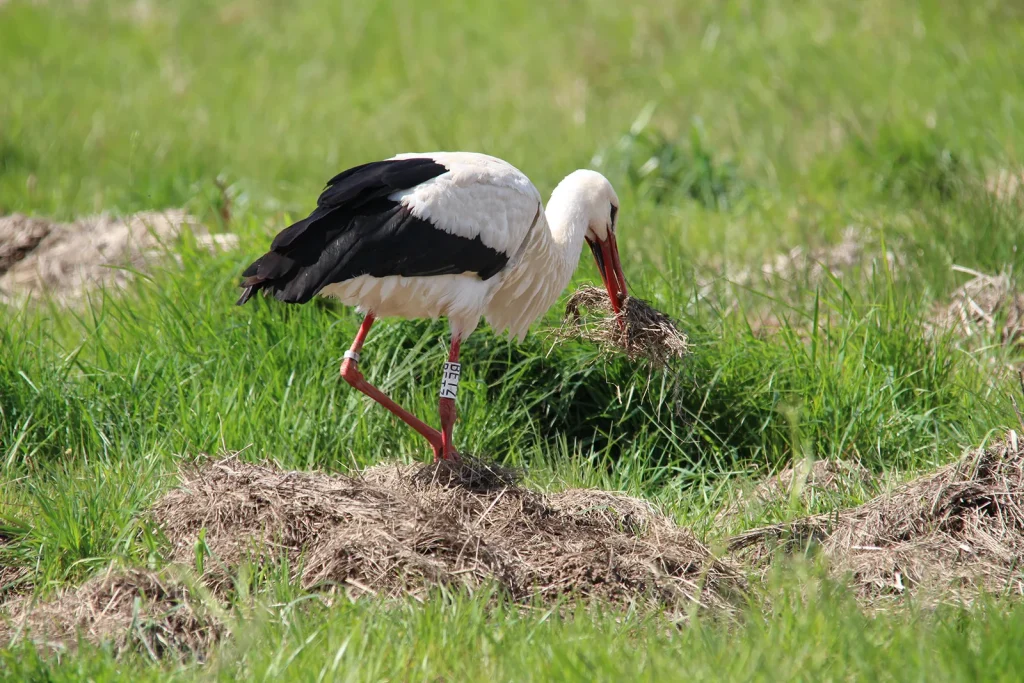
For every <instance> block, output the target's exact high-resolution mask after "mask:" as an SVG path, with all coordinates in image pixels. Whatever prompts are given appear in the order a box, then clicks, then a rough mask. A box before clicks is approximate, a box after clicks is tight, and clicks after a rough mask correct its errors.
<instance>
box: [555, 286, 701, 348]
mask: <svg viewBox="0 0 1024 683" xmlns="http://www.w3.org/2000/svg"><path fill="white" fill-rule="evenodd" d="M584 311H590V312H591V313H596V312H600V313H602V314H603V315H600V316H594V315H586V314H585V313H584ZM611 313H612V308H611V302H610V301H609V299H608V293H607V292H605V291H604V290H601V289H598V288H597V287H592V286H589V285H584V286H582V287H580V288H579V289H577V290H576V291H575V292H574V293H573V295H572V296H571V297H569V301H568V302H567V303H566V305H565V316H564V318H563V320H562V327H561V329H560V330H559V336H560V337H562V338H563V339H584V340H587V341H592V342H596V343H598V344H600V345H601V346H602V347H604V348H606V349H609V350H612V351H625V352H626V356H627V357H628V358H629V359H630V360H636V359H638V358H646V359H647V360H649V361H651V362H652V363H653V364H654V365H656V366H659V367H665V366H667V365H668V364H669V363H670V362H671V361H672V360H673V359H677V358H682V357H684V356H685V355H686V354H687V353H688V352H689V344H688V341H687V338H686V334H685V333H683V332H682V331H681V330H680V329H679V328H678V327H677V326H676V324H675V322H673V321H672V319H671V318H669V317H668V316H667V315H665V314H664V313H662V312H660V311H658V310H656V309H655V308H653V307H651V305H650V304H648V303H647V302H646V301H644V300H643V299H638V298H636V297H632V296H630V297H626V300H625V301H624V302H623V304H622V310H621V311H620V312H619V314H618V315H611Z"/></svg>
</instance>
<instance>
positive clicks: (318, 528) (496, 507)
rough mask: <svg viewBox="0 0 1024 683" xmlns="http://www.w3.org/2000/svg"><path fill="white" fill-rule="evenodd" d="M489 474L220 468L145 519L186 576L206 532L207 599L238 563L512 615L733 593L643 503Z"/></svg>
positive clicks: (707, 601)
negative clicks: (562, 605) (544, 603)
mask: <svg viewBox="0 0 1024 683" xmlns="http://www.w3.org/2000/svg"><path fill="white" fill-rule="evenodd" d="M467 469H468V471H466V470H467ZM487 469H488V468H486V467H484V466H481V465H480V464H479V463H477V462H475V461H463V462H462V463H441V464H438V465H428V466H421V465H414V466H401V465H381V466H378V467H374V468H371V469H369V470H367V471H365V472H364V473H362V474H361V475H360V476H344V475H327V474H322V473H313V472H285V471H282V470H280V469H278V468H277V467H274V466H272V465H254V464H249V463H245V462H242V461H240V460H238V459H237V458H235V457H229V458H226V459H223V460H219V461H215V462H210V463H208V464H206V465H205V466H202V467H200V468H198V469H193V470H190V471H187V472H184V473H183V478H182V485H181V487H180V488H178V489H176V490H174V491H172V492H170V493H169V494H167V495H166V496H165V497H164V498H163V499H162V500H161V501H160V502H159V503H158V504H157V505H156V506H155V507H154V508H153V510H152V515H153V517H154V519H155V521H157V522H158V523H159V524H160V525H161V527H162V528H163V530H164V533H165V534H166V535H167V537H168V538H169V539H170V540H171V542H172V544H173V550H172V555H173V559H174V560H176V561H178V562H182V563H187V564H189V565H190V566H194V562H195V550H196V540H197V538H198V536H199V531H200V529H203V528H205V532H204V533H205V543H206V546H207V547H208V548H209V552H210V553H211V556H210V557H209V558H207V559H206V561H205V568H206V575H205V576H204V580H205V581H206V582H208V583H209V584H210V585H211V586H213V587H214V588H215V589H216V588H218V587H219V586H221V585H224V584H225V582H226V581H227V579H228V576H229V574H230V572H231V570H232V568H233V567H236V566H237V565H238V564H239V563H240V562H242V561H243V560H244V559H245V558H249V557H252V558H254V559H256V560H257V561H267V560H274V559H276V558H279V557H280V556H281V555H284V556H286V557H288V559H289V560H290V566H291V567H293V568H295V569H294V571H295V572H296V574H297V578H298V579H299V580H300V581H301V583H302V584H303V585H304V586H306V587H307V588H332V589H337V590H343V591H345V592H347V593H348V594H349V595H351V596H353V597H356V596H359V595H363V594H379V595H383V596H392V597H398V596H405V595H411V596H413V597H416V598H422V597H425V596H426V595H427V594H428V593H429V592H430V590H431V589H432V588H434V587H437V586H448V587H455V588H463V589H467V590H470V591H472V590H475V589H477V588H479V587H480V586H482V585H485V584H496V585H497V586H498V587H499V588H500V589H502V590H503V592H504V593H505V594H507V595H508V596H509V597H510V598H512V599H514V600H518V601H523V602H529V601H532V600H535V599H541V600H544V599H553V598H556V597H559V596H563V595H569V594H572V595H577V596H582V597H600V598H604V599H607V600H610V601H612V602H615V603H618V604H623V605H624V604H639V605H648V604H649V605H656V606H665V607H668V608H670V609H672V608H675V609H680V608H681V607H682V606H683V605H688V604H698V605H702V606H705V607H716V608H722V607H726V606H727V605H728V601H727V596H728V595H729V594H730V593H732V592H733V591H735V590H739V589H741V587H742V579H741V578H740V577H739V576H738V574H737V573H736V572H735V571H734V570H733V569H732V568H731V567H729V566H728V565H726V564H723V563H721V562H719V561H717V560H715V559H714V558H713V557H711V555H710V553H709V552H708V550H707V549H706V548H705V547H704V546H703V545H702V544H701V543H700V542H699V541H698V540H697V539H696V538H695V537H694V536H693V535H692V534H691V533H690V532H689V531H688V530H686V529H681V528H679V527H677V526H675V525H674V524H673V523H672V522H671V521H670V520H669V519H667V518H666V517H664V516H662V515H660V514H658V513H657V512H656V511H654V510H653V508H651V507H650V506H649V504H647V503H644V502H643V501H638V500H634V499H632V498H628V497H625V496H620V495H617V494H609V493H605V492H601V491H584V490H574V491H566V492H563V493H560V494H554V495H551V496H545V495H542V494H540V493H537V492H534V491H530V490H529V489H526V488H523V487H520V486H518V485H516V484H515V483H514V479H513V478H512V477H513V476H514V475H511V474H510V473H509V472H508V471H507V470H499V469H497V468H490V470H489V471H487ZM482 472H483V474H482ZM467 481H468V482H470V483H471V485H470V486H466V485H464V484H465V482H467Z"/></svg>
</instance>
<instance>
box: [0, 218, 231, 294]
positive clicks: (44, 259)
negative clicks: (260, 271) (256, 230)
mask: <svg viewBox="0 0 1024 683" xmlns="http://www.w3.org/2000/svg"><path fill="white" fill-rule="evenodd" d="M185 229H188V230H191V231H192V232H193V233H194V234H195V235H196V236H197V241H198V242H199V243H201V244H203V245H205V246H207V247H208V248H211V249H212V248H230V247H232V246H233V245H234V244H235V243H236V242H237V239H238V238H237V236H236V235H210V234H208V233H207V231H206V230H205V228H203V227H202V226H201V225H199V223H198V221H197V220H196V219H195V218H193V217H192V216H190V215H188V213H186V212H185V211H183V210H181V209H174V210H167V211H144V212H141V213H137V214H132V215H129V216H125V217H122V218H118V217H114V216H111V215H108V214H100V215H97V216H87V217H84V218H80V219H78V220H76V221H72V222H69V223H58V222H54V221H49V220H44V219H39V218H29V217H28V216H24V215H21V214H12V215H10V216H2V217H0V302H2V301H5V300H6V301H18V300H21V299H24V298H27V297H32V296H38V295H40V294H51V295H53V296H54V297H55V298H56V299H57V300H58V301H64V302H68V301H73V300H75V299H78V298H80V297H81V296H83V295H84V294H85V293H86V292H88V291H89V290H91V289H95V288H97V287H100V286H113V287H123V286H124V285H126V284H127V283H128V282H130V281H131V280H132V278H133V274H132V272H131V271H132V270H140V269H144V268H145V267H146V265H147V264H148V263H150V262H151V261H152V259H153V258H155V257H158V256H160V255H162V253H163V249H162V247H163V246H164V245H166V244H167V243H168V242H169V241H171V240H174V239H175V238H177V237H178V236H179V235H180V234H181V233H182V231H183V230H185Z"/></svg>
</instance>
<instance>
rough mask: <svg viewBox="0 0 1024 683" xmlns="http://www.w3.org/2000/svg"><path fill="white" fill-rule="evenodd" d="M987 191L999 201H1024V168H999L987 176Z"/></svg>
mask: <svg viewBox="0 0 1024 683" xmlns="http://www.w3.org/2000/svg"><path fill="white" fill-rule="evenodd" d="M985 191H986V192H988V193H989V194H990V195H992V196H993V197H995V199H996V201H999V202H1011V201H1018V202H1020V201H1024V170H1021V169H1012V168H1001V169H999V170H998V171H996V172H994V173H992V174H990V175H989V176H987V177H986V178H985Z"/></svg>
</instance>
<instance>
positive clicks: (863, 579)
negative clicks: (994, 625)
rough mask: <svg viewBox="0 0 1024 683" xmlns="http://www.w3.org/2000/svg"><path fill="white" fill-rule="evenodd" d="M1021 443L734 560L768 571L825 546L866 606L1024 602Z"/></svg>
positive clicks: (801, 526) (764, 535) (1014, 440)
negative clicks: (904, 599) (892, 601)
mask: <svg viewBox="0 0 1024 683" xmlns="http://www.w3.org/2000/svg"><path fill="white" fill-rule="evenodd" d="M1022 446H1024V444H1021V443H1020V442H1019V440H1018V437H1017V435H1016V433H1014V432H1010V434H1009V435H1008V436H1007V438H1006V439H1005V440H1003V441H1001V442H998V443H996V444H993V445H991V446H989V447H988V448H984V449H977V450H974V451H971V452H970V453H968V454H966V455H965V456H964V457H963V458H962V459H961V460H960V461H959V462H957V463H955V464H953V465H949V466H947V467H944V468H942V469H941V470H939V471H938V472H936V473H934V474H931V475H928V476H924V477H921V478H919V479H915V480H913V481H910V482H908V483H907V484H904V485H903V486H901V487H899V488H897V489H895V490H894V491H892V492H891V493H887V494H885V495H882V496H879V497H877V498H875V499H873V500H871V501H869V502H867V503H865V504H863V505H860V506H858V507H855V508H851V509H847V510H839V511H836V512H834V513H828V514H823V515H817V516H813V517H807V518H804V519H800V520H797V521H795V522H792V523H789V524H779V525H772V526H768V527H762V528H760V529H755V530H753V531H749V532H747V533H743V534H740V535H738V536H736V537H734V538H733V539H731V541H730V551H731V553H732V557H734V558H735V559H737V560H740V561H745V562H752V563H754V564H756V565H761V566H764V567H767V564H768V562H769V561H770V560H771V559H772V558H773V556H774V554H775V553H774V551H776V550H778V549H790V550H793V549H800V548H803V547H806V546H807V545H808V544H814V545H817V546H820V549H821V551H822V552H823V553H824V554H825V556H826V557H827V558H828V560H829V562H830V564H831V566H832V570H833V571H834V572H835V573H836V574H838V575H843V574H849V575H851V576H852V580H853V584H854V586H855V587H856V588H857V589H858V590H859V592H860V593H861V595H862V596H864V597H865V598H867V599H868V600H869V601H870V600H872V599H876V598H878V597H880V596H884V595H900V594H904V593H916V594H918V595H920V596H923V597H925V598H927V599H929V600H949V599H959V600H963V601H969V600H970V599H971V598H972V597H973V596H974V595H976V594H977V592H978V591H979V590H981V589H983V590H985V591H989V592H996V593H1004V594H1005V593H1008V594H1014V595H1022V594H1024V576H1022V574H1021V572H1020V567H1019V562H1020V558H1021V557H1022V556H1024V450H1022Z"/></svg>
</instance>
